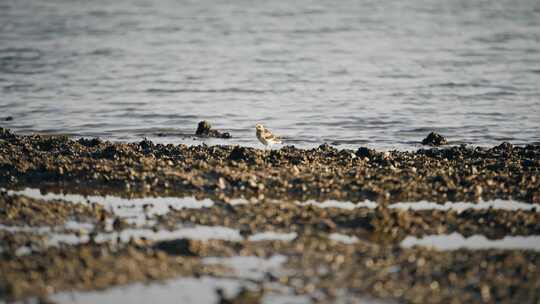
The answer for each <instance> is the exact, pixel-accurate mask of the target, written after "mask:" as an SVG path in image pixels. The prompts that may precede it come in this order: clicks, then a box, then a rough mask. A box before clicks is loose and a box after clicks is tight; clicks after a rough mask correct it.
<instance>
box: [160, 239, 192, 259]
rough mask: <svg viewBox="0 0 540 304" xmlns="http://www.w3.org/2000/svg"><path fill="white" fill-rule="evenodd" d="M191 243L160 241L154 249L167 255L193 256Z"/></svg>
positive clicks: (179, 240)
mask: <svg viewBox="0 0 540 304" xmlns="http://www.w3.org/2000/svg"><path fill="white" fill-rule="evenodd" d="M190 246H191V241H190V240H188V239H176V240H167V241H161V242H158V243H156V244H155V245H154V249H157V250H161V251H165V252H166V253H167V254H169V255H187V256H195V255H196V254H195V253H194V252H193V251H192V250H191V248H190Z"/></svg>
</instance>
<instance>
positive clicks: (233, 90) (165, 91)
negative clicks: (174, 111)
mask: <svg viewBox="0 0 540 304" xmlns="http://www.w3.org/2000/svg"><path fill="white" fill-rule="evenodd" d="M145 92H146V93H160V94H170V93H250V94H265V93H268V92H271V91H268V90H253V89H240V88H226V89H208V90H201V89H155V88H151V89H147V90H146V91H145Z"/></svg>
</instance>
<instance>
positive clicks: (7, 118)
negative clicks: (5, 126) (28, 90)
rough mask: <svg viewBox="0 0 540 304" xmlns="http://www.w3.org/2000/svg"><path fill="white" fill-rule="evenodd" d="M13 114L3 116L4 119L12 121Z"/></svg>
mask: <svg viewBox="0 0 540 304" xmlns="http://www.w3.org/2000/svg"><path fill="white" fill-rule="evenodd" d="M12 120H13V116H8V117H4V121H12Z"/></svg>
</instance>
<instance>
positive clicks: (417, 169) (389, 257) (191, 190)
mask: <svg viewBox="0 0 540 304" xmlns="http://www.w3.org/2000/svg"><path fill="white" fill-rule="evenodd" d="M439 142H440V140H439ZM0 188H3V189H5V190H4V191H2V193H0V226H1V228H2V229H0V241H1V246H0V273H2V276H1V277H0V299H4V300H13V299H25V298H28V297H43V298H42V299H43V301H46V300H45V297H46V296H48V295H50V294H53V293H55V292H58V291H64V290H96V289H103V288H108V287H111V286H116V285H124V284H128V283H131V282H152V281H155V280H163V279H167V278H173V277H177V276H193V277H199V276H201V275H207V276H213V277H230V276H231V275H232V272H231V270H230V269H229V268H228V267H227V266H226V265H208V264H205V263H204V262H203V261H204V259H205V258H208V257H233V256H258V257H263V258H268V257H271V256H275V255H280V256H285V257H286V258H287V261H286V262H285V265H284V267H285V268H286V269H288V270H289V271H287V272H278V273H273V272H268V273H266V274H265V275H264V276H263V277H262V278H261V279H257V280H255V281H256V282H255V283H256V284H258V285H257V286H258V287H257V290H255V291H253V292H251V293H246V292H244V293H239V294H238V296H237V298H231V299H222V302H223V301H229V303H233V302H234V301H237V303H242V302H246V301H247V298H242V297H248V296H249V301H252V303H257V302H258V301H259V300H260V297H253V294H254V293H255V294H257V295H264V294H265V293H267V292H268V286H270V285H271V284H274V283H276V284H281V285H283V286H287V287H289V288H291V289H292V290H293V293H294V294H299V295H307V296H308V297H309V299H310V301H312V302H333V301H335V300H336V299H337V298H340V297H343V294H344V293H345V294H346V295H348V296H349V297H353V298H354V297H356V296H369V297H374V298H380V299H384V300H388V301H392V302H393V301H395V302H405V303H425V302H432V303H462V302H476V303H495V302H497V303H499V302H505V303H537V302H538V301H539V300H540V292H539V290H540V283H539V282H540V268H538V265H539V262H540V252H538V251H534V250H525V249H485V250H472V249H466V248H463V249H459V250H450V251H444V250H436V249H433V248H426V247H420V246H413V247H410V248H406V247H403V246H401V245H400V244H401V242H402V241H403V240H404V239H405V238H406V237H410V236H414V237H425V236H429V235H447V234H450V233H459V234H460V235H463V236H465V237H466V236H471V235H481V236H484V237H486V238H487V239H499V240H500V239H503V238H505V237H509V236H513V237H530V236H538V235H540V212H539V210H536V209H535V208H531V209H527V210H503V209H492V208H489V209H468V210H465V211H455V210H435V209H434V210H413V209H400V208H394V207H393V205H394V204H395V203H397V202H413V203H414V202H418V201H422V200H424V201H430V202H436V203H445V202H471V203H473V204H476V203H478V202H479V201H488V200H494V199H502V200H516V201H520V202H523V203H526V204H538V203H540V146H533V145H529V146H519V147H517V146H512V145H511V144H508V143H502V144H500V145H498V146H495V147H492V148H489V149H488V148H481V147H475V148H473V147H467V146H450V147H445V148H429V149H419V150H417V151H414V152H400V151H390V152H379V151H375V150H371V149H368V148H365V147H359V148H358V149H357V150H338V149H336V148H334V147H331V146H329V145H321V146H319V147H318V148H315V149H309V150H304V149H298V148H295V147H292V146H288V147H283V148H282V149H279V150H271V151H264V150H259V149H253V148H246V147H239V146H205V145H202V146H185V145H172V144H170V145H160V144H154V143H152V142H150V141H147V140H143V141H141V142H137V143H129V144H118V143H110V142H107V141H102V140H100V139H78V140H75V139H70V138H67V137H58V136H40V135H32V136H21V135H16V134H14V133H12V132H10V131H9V130H7V129H0ZM25 188H37V189H40V190H41V191H43V192H52V193H72V194H82V195H99V196H103V195H115V196H118V197H124V198H144V197H150V196H170V197H192V196H194V197H196V198H198V199H210V200H212V202H213V204H212V205H211V206H206V207H201V208H178V209H176V208H173V207H170V206H169V210H168V212H166V213H163V214H147V215H146V218H147V222H145V223H146V224H145V227H144V228H145V229H149V230H153V231H174V230H175V229H177V228H178V227H179V225H180V226H186V227H192V226H194V225H202V226H212V227H223V229H225V227H226V228H230V229H234V230H235V231H236V230H237V231H238V233H239V235H240V236H241V237H240V238H239V239H235V240H218V239H212V240H193V239H189V238H175V239H170V240H152V239H146V238H140V237H130V238H129V240H127V241H126V240H121V239H120V237H119V236H118V239H114V237H113V238H111V239H100V238H99V236H100V235H103V234H107V235H111V236H114V234H115V233H116V234H118V235H120V234H121V233H122V232H123V231H127V230H129V229H131V230H133V229H138V228H140V227H137V226H136V225H135V224H133V223H128V222H127V221H126V220H127V219H125V218H121V217H120V216H118V215H116V214H115V213H114V212H113V211H111V210H109V209H107V208H105V207H104V205H103V204H100V203H95V202H92V203H86V204H85V203H73V202H67V201H65V200H63V199H52V200H46V199H42V198H32V197H28V196H25V195H24V194H16V193H9V192H8V191H7V190H10V191H13V190H21V189H25ZM238 200H241V201H242V202H241V203H238V202H237V201H238ZM308 200H309V202H308V203H305V202H306V201H308ZM327 200H335V201H338V202H339V201H344V202H349V203H353V204H357V205H358V206H357V207H354V206H353V207H351V208H339V207H336V206H334V207H324V206H322V205H321V204H322V203H319V202H323V201H327ZM365 200H370V201H372V202H373V203H375V204H376V206H374V207H371V208H368V207H365V206H363V205H362V202H364V201H365ZM70 221H71V222H73V221H75V222H77V223H85V225H87V226H88V227H91V228H89V229H90V231H83V230H84V229H80V230H77V229H74V228H73V227H72V226H70V225H68V223H69V222H70ZM44 228H47V229H49V230H50V231H52V232H54V233H62V234H73V235H76V236H81V235H84V236H86V237H87V238H86V239H85V240H84V241H80V242H75V243H71V244H69V243H63V242H59V243H58V244H54V245H51V244H50V238H49V239H48V238H47V237H46V236H44V235H43V233H41V232H39V229H44ZM268 232H274V233H286V234H291V235H292V238H291V239H290V240H277V239H275V240H264V239H260V240H257V239H252V238H250V236H253V235H255V234H257V233H268ZM335 235H341V236H347V237H348V238H349V239H351V238H353V239H354V241H343V240H338V239H336V238H334V237H333V236H335ZM21 248H22V249H21ZM21 250H22V251H23V253H24V254H21ZM250 282H251V283H253V280H251V281H250ZM242 299H244V300H242ZM223 303H225V302H223ZM353 303H354V302H353Z"/></svg>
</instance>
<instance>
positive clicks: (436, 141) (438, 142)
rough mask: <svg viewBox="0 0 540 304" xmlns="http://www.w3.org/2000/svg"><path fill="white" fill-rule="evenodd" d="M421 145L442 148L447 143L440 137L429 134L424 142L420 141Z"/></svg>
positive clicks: (432, 133)
mask: <svg viewBox="0 0 540 304" xmlns="http://www.w3.org/2000/svg"><path fill="white" fill-rule="evenodd" d="M422 144H423V145H429V146H442V145H446V144H448V141H447V140H446V138H444V137H443V136H442V135H440V134H438V133H435V132H431V133H429V135H428V136H427V137H426V138H424V140H422Z"/></svg>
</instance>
